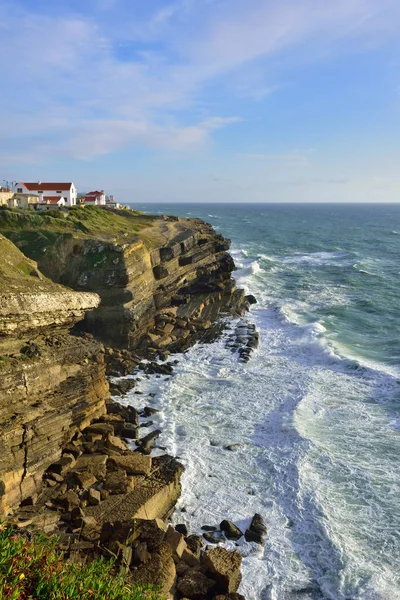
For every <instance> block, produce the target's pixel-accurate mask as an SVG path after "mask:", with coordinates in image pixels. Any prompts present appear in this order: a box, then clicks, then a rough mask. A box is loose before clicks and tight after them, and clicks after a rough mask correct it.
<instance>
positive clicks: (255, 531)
mask: <svg viewBox="0 0 400 600" xmlns="http://www.w3.org/2000/svg"><path fill="white" fill-rule="evenodd" d="M266 534H267V526H266V525H265V522H264V519H263V518H262V516H261V515H259V514H258V513H256V514H255V515H254V517H253V519H252V521H251V524H250V527H249V528H248V529H246V532H245V538H246V541H247V542H256V543H257V544H264V537H265V535H266Z"/></svg>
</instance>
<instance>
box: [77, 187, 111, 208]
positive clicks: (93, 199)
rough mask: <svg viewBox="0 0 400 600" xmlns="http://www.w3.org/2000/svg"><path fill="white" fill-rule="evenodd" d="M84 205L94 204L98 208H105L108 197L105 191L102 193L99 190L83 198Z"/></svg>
mask: <svg viewBox="0 0 400 600" xmlns="http://www.w3.org/2000/svg"><path fill="white" fill-rule="evenodd" d="M83 203H84V204H89V205H90V204H94V205H96V206H104V205H105V203H106V195H105V193H104V190H101V191H100V192H99V191H98V190H96V191H94V192H89V193H88V194H86V196H84V197H83Z"/></svg>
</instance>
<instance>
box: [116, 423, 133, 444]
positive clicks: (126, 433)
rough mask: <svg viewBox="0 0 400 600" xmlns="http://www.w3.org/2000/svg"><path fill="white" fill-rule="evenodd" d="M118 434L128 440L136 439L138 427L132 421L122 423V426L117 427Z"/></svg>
mask: <svg viewBox="0 0 400 600" xmlns="http://www.w3.org/2000/svg"><path fill="white" fill-rule="evenodd" d="M117 432H118V435H120V436H121V437H123V438H127V439H128V440H136V439H137V437H138V427H137V426H136V425H134V424H133V423H124V425H123V426H122V427H118V431H117Z"/></svg>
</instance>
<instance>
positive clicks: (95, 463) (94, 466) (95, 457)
mask: <svg viewBox="0 0 400 600" xmlns="http://www.w3.org/2000/svg"><path fill="white" fill-rule="evenodd" d="M107 458H108V457H107V456H106V455H105V454H83V455H82V456H80V457H79V458H78V460H77V461H76V464H75V466H74V468H73V470H72V473H76V472H82V471H87V472H89V473H92V475H94V476H95V478H96V479H98V480H99V481H103V480H104V478H105V476H106V464H107Z"/></svg>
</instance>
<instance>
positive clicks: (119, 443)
mask: <svg viewBox="0 0 400 600" xmlns="http://www.w3.org/2000/svg"><path fill="white" fill-rule="evenodd" d="M106 447H107V448H108V449H109V450H113V451H114V452H117V453H118V454H122V452H126V450H129V446H128V445H127V444H126V443H125V442H124V441H123V440H121V439H120V438H119V437H117V436H115V435H110V436H109V437H108V439H107V442H106Z"/></svg>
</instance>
